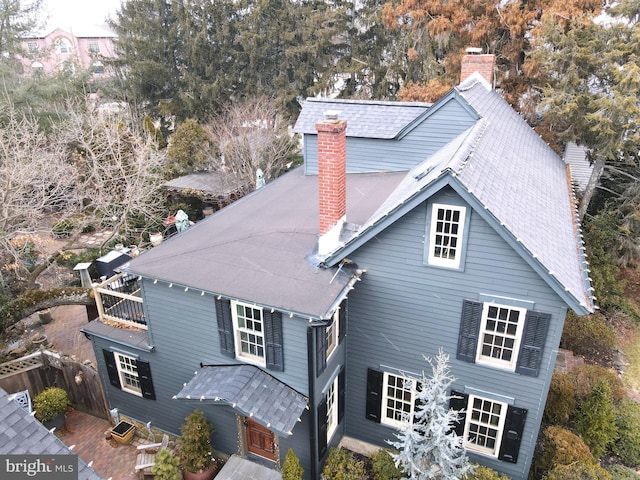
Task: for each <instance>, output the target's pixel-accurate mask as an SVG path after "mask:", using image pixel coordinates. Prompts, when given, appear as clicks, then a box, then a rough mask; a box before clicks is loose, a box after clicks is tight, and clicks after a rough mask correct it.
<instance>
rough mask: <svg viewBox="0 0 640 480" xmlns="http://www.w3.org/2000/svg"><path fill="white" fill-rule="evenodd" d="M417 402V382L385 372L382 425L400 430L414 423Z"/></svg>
mask: <svg viewBox="0 0 640 480" xmlns="http://www.w3.org/2000/svg"><path fill="white" fill-rule="evenodd" d="M415 400H416V380H414V379H412V378H408V377H404V376H402V375H396V374H393V373H389V372H384V379H383V385H382V412H381V415H380V423H383V424H385V425H390V426H392V427H396V428H400V427H402V425H403V424H404V423H405V422H406V421H413V410H414V405H415Z"/></svg>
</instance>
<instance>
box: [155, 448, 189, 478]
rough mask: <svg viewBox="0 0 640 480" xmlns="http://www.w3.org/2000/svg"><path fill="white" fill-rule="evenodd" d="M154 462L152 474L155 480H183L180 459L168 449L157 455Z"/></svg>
mask: <svg viewBox="0 0 640 480" xmlns="http://www.w3.org/2000/svg"><path fill="white" fill-rule="evenodd" d="M154 462H155V463H154V464H153V467H151V473H153V477H154V478H155V480H182V470H181V469H180V459H179V458H178V457H177V456H176V455H174V454H173V453H172V452H170V451H169V450H167V449H166V448H163V449H162V450H160V451H159V452H158V453H157V454H156V456H155V459H154Z"/></svg>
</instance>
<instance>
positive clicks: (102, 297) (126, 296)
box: [93, 273, 147, 330]
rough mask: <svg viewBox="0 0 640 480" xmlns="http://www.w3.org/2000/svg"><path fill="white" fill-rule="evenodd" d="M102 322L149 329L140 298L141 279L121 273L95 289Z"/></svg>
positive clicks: (95, 286)
mask: <svg viewBox="0 0 640 480" xmlns="http://www.w3.org/2000/svg"><path fill="white" fill-rule="evenodd" d="M93 290H94V293H95V298H96V305H97V306H98V313H99V314H100V320H105V319H106V320H109V321H111V322H115V323H120V324H122V325H123V326H129V327H137V328H141V329H143V330H146V329H147V320H146V319H145V317H144V309H143V307H142V304H143V300H142V297H141V296H140V279H139V278H138V277H136V276H132V275H127V274H124V273H119V274H117V275H114V276H113V277H111V278H108V279H106V280H105V281H103V282H102V283H99V284H97V285H94V287H93Z"/></svg>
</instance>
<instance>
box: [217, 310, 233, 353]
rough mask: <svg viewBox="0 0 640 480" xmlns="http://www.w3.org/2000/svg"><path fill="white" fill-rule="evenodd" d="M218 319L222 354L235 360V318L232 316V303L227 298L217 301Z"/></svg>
mask: <svg viewBox="0 0 640 480" xmlns="http://www.w3.org/2000/svg"><path fill="white" fill-rule="evenodd" d="M216 318H217V319H218V336H219V337H220V349H221V351H222V354H223V355H225V356H227V357H230V358H235V356H236V352H235V347H234V343H233V317H232V316H231V302H230V301H229V300H227V299H226V298H220V299H216Z"/></svg>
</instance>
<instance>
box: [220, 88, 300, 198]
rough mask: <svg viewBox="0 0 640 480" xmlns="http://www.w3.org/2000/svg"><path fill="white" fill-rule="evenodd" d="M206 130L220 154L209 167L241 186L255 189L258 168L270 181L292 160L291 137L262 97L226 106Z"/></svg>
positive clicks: (278, 114) (293, 144)
mask: <svg viewBox="0 0 640 480" xmlns="http://www.w3.org/2000/svg"><path fill="white" fill-rule="evenodd" d="M210 129H211V133H212V139H213V144H214V145H215V146H216V148H217V150H218V153H219V155H220V158H219V160H217V163H214V164H213V165H211V167H212V168H213V169H216V170H222V171H225V172H228V173H230V174H232V175H234V176H235V177H236V178H237V179H238V180H239V181H240V182H241V183H242V184H243V185H250V186H251V187H255V184H256V171H257V170H258V169H260V170H262V173H263V175H264V179H265V181H267V182H268V181H270V180H273V179H274V178H276V177H277V176H279V175H281V174H282V173H284V172H285V171H287V170H288V169H289V168H290V167H291V164H292V163H293V162H294V160H295V153H296V150H297V144H296V141H295V138H294V137H292V136H291V135H289V131H288V123H287V121H286V119H285V118H284V115H283V114H282V112H281V111H280V110H279V109H278V108H277V107H276V104H275V102H273V101H271V100H270V99H268V98H266V97H255V98H250V99H247V100H244V101H242V102H237V103H233V104H230V105H229V106H227V108H226V109H225V110H224V113H223V114H222V115H220V116H219V117H216V118H215V119H214V120H213V121H212V122H211V124H210Z"/></svg>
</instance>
